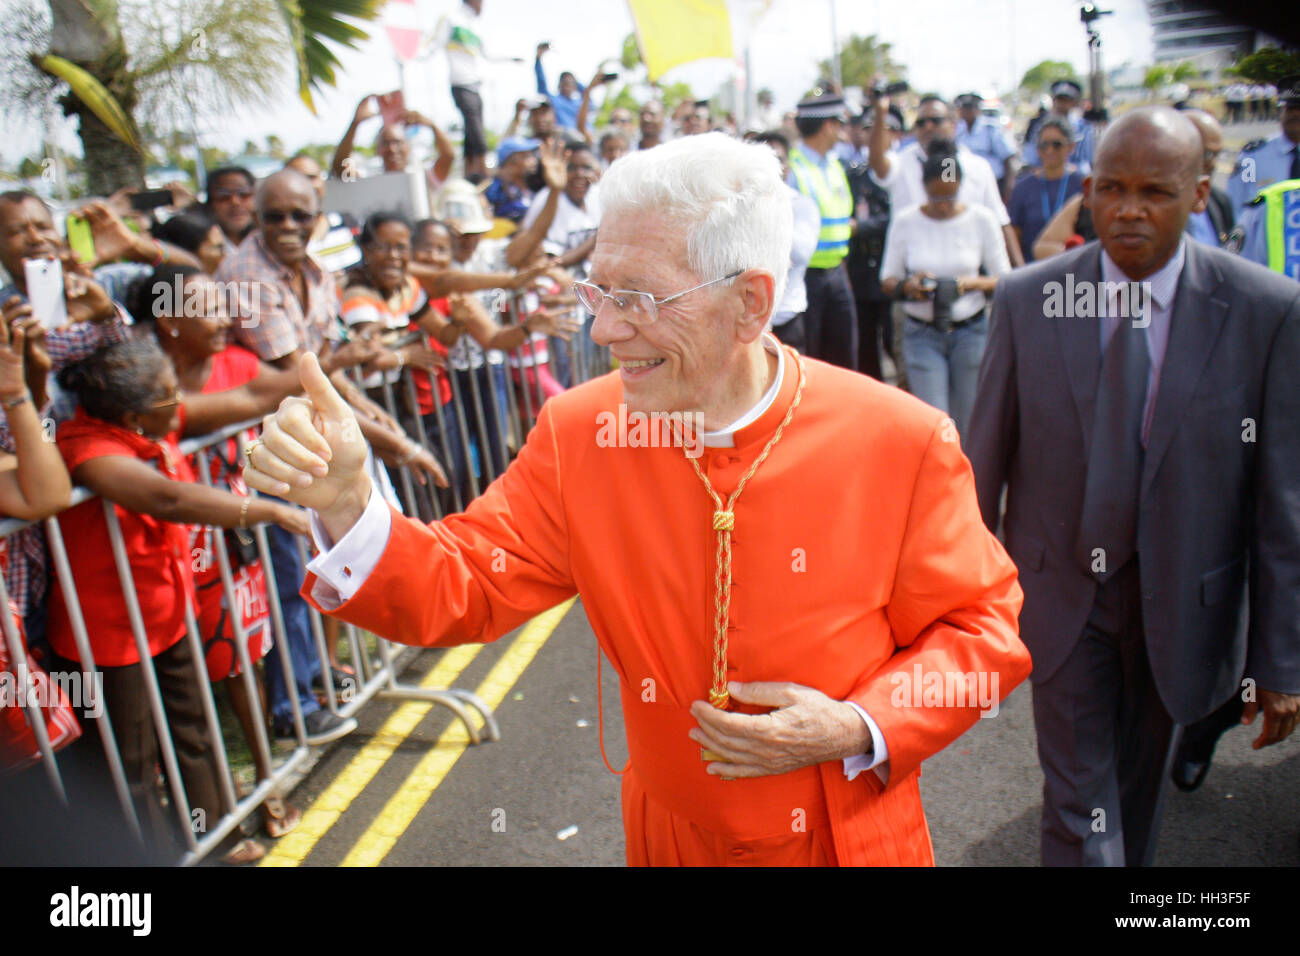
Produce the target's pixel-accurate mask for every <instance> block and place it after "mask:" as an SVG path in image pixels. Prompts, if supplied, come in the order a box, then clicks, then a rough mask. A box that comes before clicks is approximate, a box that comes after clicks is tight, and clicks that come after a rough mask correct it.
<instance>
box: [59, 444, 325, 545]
mask: <svg viewBox="0 0 1300 956" xmlns="http://www.w3.org/2000/svg"><path fill="white" fill-rule="evenodd" d="M72 477H73V479H74V480H75V481H76V482H77V484H79V485H85V486H86V487H87V488H89V489H90V490H91V491H93V492H95V494H97V495H100V496H101V497H103V498H107V499H108V500H109V501H113V502H116V503H117V504H119V505H121V506H122V507H123V508H125V509H126V510H127V511H134V512H136V513H138V514H145V515H149V516H150V517H153V518H157V519H159V520H160V521H170V522H173V523H175V524H205V525H213V526H214V527H218V528H241V527H247V526H248V525H252V524H257V523H258V522H262V521H270V522H273V523H274V524H278V525H279V526H280V527H282V528H284V529H286V530H288V531H291V532H293V533H294V534H306V533H307V517H306V515H305V514H304V513H303V512H301V511H299V510H298V509H296V508H290V507H288V506H286V505H284V504H282V503H280V502H278V501H268V500H267V499H265V498H245V497H243V496H242V495H235V494H231V493H230V492H229V491H223V490H221V489H220V488H209V487H207V486H206V485H201V484H197V483H193V482H188V481H173V480H172V479H170V478H168V477H166V476H165V475H162V474H159V473H158V472H157V471H155V470H154V469H153V468H151V467H150V466H149V465H147V464H145V463H144V462H142V461H140V460H139V459H136V458H128V457H127V456H125V455H104V456H103V457H100V458H92V459H91V460H90V461H87V462H85V463H83V464H81V465H78V466H77V468H76V469H75V470H74V471H73V473H72Z"/></svg>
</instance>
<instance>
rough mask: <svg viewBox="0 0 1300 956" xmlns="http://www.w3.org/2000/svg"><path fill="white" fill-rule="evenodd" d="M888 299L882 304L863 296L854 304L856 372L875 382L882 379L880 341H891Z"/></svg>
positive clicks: (891, 329)
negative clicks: (856, 338)
mask: <svg viewBox="0 0 1300 956" xmlns="http://www.w3.org/2000/svg"><path fill="white" fill-rule="evenodd" d="M892 304H893V303H892V302H891V301H890V300H889V299H885V300H884V301H883V302H879V301H876V300H875V299H869V298H866V297H865V296H864V297H862V298H859V299H858V300H857V302H856V307H857V312H858V371H859V372H862V373H863V374H864V375H870V376H871V377H872V378H874V379H877V380H883V379H884V372H883V371H882V370H881V367H880V347H881V344H882V339H883V340H885V341H887V342H888V341H892V340H893V338H894V327H893V325H894V323H893V320H892V319H891V318H890V316H889V307H890V305H892Z"/></svg>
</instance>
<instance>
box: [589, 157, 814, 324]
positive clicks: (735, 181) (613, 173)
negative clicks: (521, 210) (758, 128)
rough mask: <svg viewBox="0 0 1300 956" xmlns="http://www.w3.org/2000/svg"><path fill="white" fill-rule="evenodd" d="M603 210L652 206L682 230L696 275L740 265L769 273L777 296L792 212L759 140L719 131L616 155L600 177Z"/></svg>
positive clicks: (723, 272) (727, 270)
mask: <svg viewBox="0 0 1300 956" xmlns="http://www.w3.org/2000/svg"><path fill="white" fill-rule="evenodd" d="M600 202H601V208H602V210H603V213H602V214H603V215H604V216H606V217H608V216H610V215H614V214H617V213H619V212H634V211H635V212H645V211H647V210H650V211H653V212H655V213H657V214H659V215H661V216H663V217H664V218H665V219H667V220H668V221H669V222H672V223H678V224H680V225H682V226H683V227H684V228H685V229H686V259H687V264H688V265H689V266H690V267H691V269H693V270H694V271H695V272H696V273H697V274H698V275H700V276H701V277H702V279H701V281H704V280H706V279H710V278H712V277H714V276H722V275H728V274H730V273H732V272H736V271H738V270H743V269H761V270H763V271H764V272H768V273H770V274H771V276H772V280H773V283H774V284H775V287H774V289H773V291H772V301H773V302H780V301H781V294H782V292H783V290H784V288H785V276H786V272H787V270H788V269H789V267H790V244H791V235H792V232H793V229H794V214H793V209H792V207H791V205H790V194H789V191H788V189H787V187H786V185H785V183H784V182H782V180H781V164H780V162H779V161H778V160H777V158H776V154H775V153H773V152H772V150H771V149H770V148H769V147H767V146H763V145H758V144H753V143H742V142H740V141H739V140H735V139H732V138H731V137H729V136H727V135H726V134H724V133H705V134H702V135H700V136H685V137H682V138H681V139H675V140H672V141H670V142H667V143H664V144H663V145H661V146H656V147H655V148H654V149H647V150H642V151H640V152H636V153H631V154H629V155H627V156H624V157H623V158H622V159H620V160H619V161H618V162H617V163H614V164H613V165H612V166H610V168H609V172H607V173H606V174H605V176H604V177H603V178H602V179H601V182H600Z"/></svg>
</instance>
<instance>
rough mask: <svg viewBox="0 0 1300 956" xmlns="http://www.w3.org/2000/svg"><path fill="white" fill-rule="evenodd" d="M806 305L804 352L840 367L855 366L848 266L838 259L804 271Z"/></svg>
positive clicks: (855, 341) (855, 314)
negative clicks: (829, 265) (831, 265)
mask: <svg viewBox="0 0 1300 956" xmlns="http://www.w3.org/2000/svg"><path fill="white" fill-rule="evenodd" d="M804 286H805V288H806V289H807V290H808V308H807V310H806V311H805V312H804V331H805V334H806V335H807V337H808V354H809V355H811V356H812V357H813V358H815V359H821V360H822V361H823V362H830V363H831V364H832V365H838V366H840V367H841V368H850V369H853V371H855V372H856V371H857V370H858V312H857V309H855V308H854V307H853V289H852V288H850V286H849V274H848V270H846V269H845V268H844V264H843V263H840V264H839V265H838V266H836V267H835V268H833V269H812V268H810V269H808V271H807V272H806V273H805V274H804Z"/></svg>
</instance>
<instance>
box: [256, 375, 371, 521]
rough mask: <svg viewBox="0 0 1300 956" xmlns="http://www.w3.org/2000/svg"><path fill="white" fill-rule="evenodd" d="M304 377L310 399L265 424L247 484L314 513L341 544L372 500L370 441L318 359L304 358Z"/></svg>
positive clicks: (289, 404)
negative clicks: (368, 466) (368, 469)
mask: <svg viewBox="0 0 1300 956" xmlns="http://www.w3.org/2000/svg"><path fill="white" fill-rule="evenodd" d="M298 374H299V376H300V378H301V381H302V385H303V389H304V390H305V391H306V395H307V397H306V398H286V399H285V400H284V401H283V402H281V403H280V408H279V410H277V411H276V412H275V414H273V415H268V416H267V417H266V418H265V419H264V420H263V422H262V437H261V438H260V439H259V440H257V441H254V442H251V443H250V444H249V446H248V453H247V456H248V460H247V464H246V466H245V468H244V480H245V481H246V482H247V483H248V485H249V486H250V487H252V488H256V489H257V490H258V491H260V492H263V493H265V494H270V495H275V496H277V497H280V498H285V499H287V500H289V501H292V502H294V503H295V504H299V505H302V506H303V507H305V508H311V509H312V510H313V511H315V512H316V513H317V514H318V515H320V517H321V521H322V522H323V523H324V525H325V529H326V530H327V531H328V532H329V533H330V536H331V537H333V539H334V540H335V541H338V540H339V539H340V538H341V537H342V536H343V535H344V534H345V533H347V530H348V529H349V528H351V527H352V525H353V524H355V523H356V521H357V519H358V518H360V517H361V513H362V511H364V510H365V506H366V502H367V501H369V500H370V477H369V475H367V474H366V472H365V468H364V465H365V460H366V441H365V439H364V438H363V437H362V435H361V428H360V427H359V426H358V424H357V419H356V416H355V415H354V414H353V412H352V408H351V406H350V405H348V403H347V402H345V401H344V400H343V398H342V397H341V396H340V395H339V393H338V392H337V391H336V390H335V389H334V386H333V385H332V384H330V380H329V379H328V378H327V377H326V376H325V373H324V372H323V371H322V370H321V367H320V362H318V361H317V359H316V356H315V355H313V354H311V353H308V354H306V355H304V356H303V357H302V360H301V361H300V363H299V365H298Z"/></svg>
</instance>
